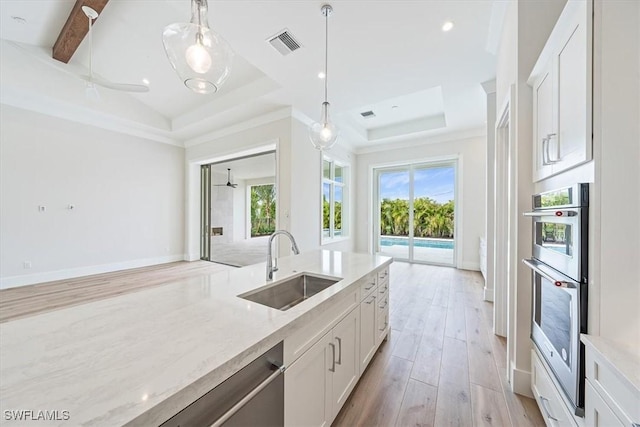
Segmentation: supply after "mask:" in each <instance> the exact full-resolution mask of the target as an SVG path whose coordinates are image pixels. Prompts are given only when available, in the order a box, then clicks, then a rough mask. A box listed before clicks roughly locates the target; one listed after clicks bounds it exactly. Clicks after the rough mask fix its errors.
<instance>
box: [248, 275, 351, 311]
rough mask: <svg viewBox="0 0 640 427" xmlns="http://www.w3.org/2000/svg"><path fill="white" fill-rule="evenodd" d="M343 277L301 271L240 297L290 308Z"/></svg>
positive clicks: (283, 309) (268, 304)
mask: <svg viewBox="0 0 640 427" xmlns="http://www.w3.org/2000/svg"><path fill="white" fill-rule="evenodd" d="M340 280H342V278H339V277H327V276H318V275H314V274H309V273H299V274H297V275H295V276H293V277H289V278H287V279H285V280H283V281H281V282H276V283H274V284H272V285H270V286H268V287H263V288H260V289H257V290H253V291H250V292H247V293H244V294H241V295H238V297H240V298H243V299H246V300H248V301H253V302H256V303H258V304H262V305H266V306H268V307H271V308H275V309H278V310H282V311H285V310H288V309H290V308H291V307H294V306H296V305H298V304H300V303H301V302H303V301H305V300H307V299H309V298H311V297H312V296H314V295H316V294H317V293H319V292H322V291H324V290H325V289H327V288H329V287H330V286H332V285H335V284H336V283H338V282H339V281H340Z"/></svg>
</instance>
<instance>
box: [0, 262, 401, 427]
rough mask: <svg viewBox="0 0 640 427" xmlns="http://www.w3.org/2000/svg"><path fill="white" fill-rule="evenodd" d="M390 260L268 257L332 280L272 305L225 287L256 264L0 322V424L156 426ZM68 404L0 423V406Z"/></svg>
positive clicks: (251, 273) (240, 281)
mask: <svg viewBox="0 0 640 427" xmlns="http://www.w3.org/2000/svg"><path fill="white" fill-rule="evenodd" d="M390 263H391V258H388V257H384V256H378V255H367V254H355V253H345V252H337V251H324V250H323V251H320V250H319V251H312V252H308V253H303V254H301V255H297V256H290V257H284V258H280V259H279V267H280V270H279V271H278V272H276V273H274V282H275V281H278V280H282V279H283V278H286V277H288V276H292V275H294V274H295V272H303V271H304V272H310V273H318V274H323V275H328V276H334V277H341V278H343V280H341V281H340V282H338V283H336V284H335V285H333V286H331V287H330V288H328V289H326V290H324V291H322V292H320V293H318V294H316V295H315V296H313V297H312V298H310V299H308V300H306V301H304V302H302V303H300V304H298V305H296V306H294V307H292V308H291V309H289V310H287V311H284V312H283V311H279V310H276V309H272V308H269V307H266V306H263V305H260V304H257V303H253V302H249V301H247V300H244V299H240V298H238V297H236V295H239V294H242V293H245V292H247V291H250V290H253V289H256V288H259V287H262V286H265V284H266V282H265V263H261V264H256V265H252V266H248V267H245V268H241V269H237V270H231V271H228V272H220V273H216V274H212V275H207V276H201V277H195V278H188V279H185V280H182V281H179V282H176V283H173V284H169V285H165V286H160V287H157V288H152V289H148V290H144V291H140V292H135V293H131V294H127V295H122V296H118V297H114V298H110V299H106V300H101V301H95V302H91V303H87V304H83V305H79V306H75V307H69V308H67V309H62V310H58V311H53V312H50V313H44V314H40V315H36V316H33V317H28V318H24V319H18V320H15V321H10V322H7V323H3V324H0V342H1V346H0V409H1V410H2V412H1V414H0V417H1V418H0V424H2V425H3V426H4V425H6V426H13V425H21V426H23V425H34V426H35V425H37V426H71V425H73V426H76V425H78V426H80V425H82V426H109V427H112V426H116V425H124V424H127V425H130V426H152V425H158V424H160V423H162V422H164V421H166V420H167V419H168V418H170V417H171V416H173V415H174V414H176V413H177V412H179V411H180V410H182V409H183V408H185V407H186V406H188V405H189V404H190V403H191V402H193V401H194V400H196V399H198V398H199V397H201V396H202V395H204V394H205V393H206V392H207V391H209V390H210V389H212V388H213V387H215V386H216V385H218V384H219V383H221V382H222V381H224V380H225V379H226V378H228V377H229V376H231V375H232V374H234V373H235V372H237V371H238V370H239V369H240V368H242V367H243V366H244V365H246V364H247V363H249V362H250V361H251V360H253V359H255V358H256V357H257V356H259V355H260V354H262V353H263V352H265V351H266V350H268V349H269V348H270V347H272V346H273V345H275V344H277V343H278V342H279V341H281V340H283V339H284V338H285V337H286V336H288V335H290V334H291V333H292V332H293V331H295V330H297V329H299V328H300V327H302V326H303V325H304V324H306V323H308V322H309V321H311V320H313V319H314V318H315V317H317V316H319V315H320V314H321V313H322V311H323V310H324V309H325V308H326V307H327V306H328V305H330V304H332V302H333V300H335V299H338V298H339V297H337V295H338V294H339V293H340V292H342V291H343V290H345V289H347V288H351V289H356V287H355V286H352V285H353V284H354V283H355V282H356V281H357V280H359V279H361V278H362V277H364V276H365V275H366V274H367V273H369V272H371V271H373V270H375V269H378V268H381V267H383V266H387V265H389V264H390ZM10 410H33V411H34V416H35V413H36V412H37V411H45V410H46V411H59V415H60V418H62V415H63V413H62V411H68V415H69V420H68V421H64V420H61V421H51V422H49V421H32V422H30V423H25V422H12V421H7V417H6V413H5V412H6V411H10Z"/></svg>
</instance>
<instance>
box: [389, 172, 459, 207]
mask: <svg viewBox="0 0 640 427" xmlns="http://www.w3.org/2000/svg"><path fill="white" fill-rule="evenodd" d="M414 180H415V190H414V197H415V198H418V197H429V198H430V199H433V200H435V201H436V202H439V203H444V202H448V201H449V200H453V188H454V185H455V172H454V168H453V166H447V167H430V168H425V169H415V170H414ZM380 198H381V199H408V198H409V171H404V172H382V173H381V174H380Z"/></svg>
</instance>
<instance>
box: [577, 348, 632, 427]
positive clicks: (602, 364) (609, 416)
mask: <svg viewBox="0 0 640 427" xmlns="http://www.w3.org/2000/svg"><path fill="white" fill-rule="evenodd" d="M582 341H583V342H584V343H585V350H586V351H585V354H586V376H587V380H586V384H585V387H586V394H585V416H584V417H585V424H586V425H587V426H589V427H610V426H627V427H631V426H637V425H640V357H638V355H637V354H633V353H631V352H629V351H628V350H626V349H623V348H621V347H619V346H618V345H616V344H614V343H611V342H608V341H606V340H604V339H602V338H599V337H592V336H589V335H583V336H582Z"/></svg>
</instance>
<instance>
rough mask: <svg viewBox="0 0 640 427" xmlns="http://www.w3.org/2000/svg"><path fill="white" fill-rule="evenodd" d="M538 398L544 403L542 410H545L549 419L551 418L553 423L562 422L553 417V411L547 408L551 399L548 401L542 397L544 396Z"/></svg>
mask: <svg viewBox="0 0 640 427" xmlns="http://www.w3.org/2000/svg"><path fill="white" fill-rule="evenodd" d="M538 397H539V398H540V402H542V409H543V410H544V412H545V414H546V415H547V418H549V419H550V420H553V421H560V420H559V419H557V418H555V417H554V416H553V415H551V411H550V410H549V407H548V406H547V405H548V403H549V399H547V398H546V397H542V395H538Z"/></svg>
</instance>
